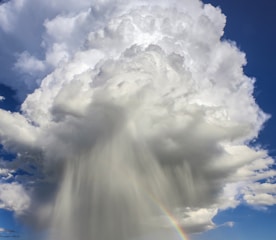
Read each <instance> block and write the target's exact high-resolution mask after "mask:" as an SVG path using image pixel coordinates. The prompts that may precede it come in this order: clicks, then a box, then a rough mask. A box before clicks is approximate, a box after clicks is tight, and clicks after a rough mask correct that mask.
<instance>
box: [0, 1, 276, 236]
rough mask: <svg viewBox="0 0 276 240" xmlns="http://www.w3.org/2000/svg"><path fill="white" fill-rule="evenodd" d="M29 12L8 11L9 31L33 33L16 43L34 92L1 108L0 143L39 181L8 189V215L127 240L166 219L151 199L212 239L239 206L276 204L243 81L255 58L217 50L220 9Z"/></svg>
mask: <svg viewBox="0 0 276 240" xmlns="http://www.w3.org/2000/svg"><path fill="white" fill-rule="evenodd" d="M21 3H22V4H21V5H20V6H14V3H6V4H4V6H3V5H1V6H0V9H1V11H3V12H4V15H2V16H3V17H1V18H0V22H3V23H5V24H4V25H3V32H9V34H11V35H13V36H17V35H18V32H17V30H19V29H21V28H22V29H24V27H26V26H27V25H28V24H29V25H30V26H33V28H30V29H33V31H35V32H34V34H33V35H28V34H24V35H23V34H22V35H20V37H19V38H18V39H17V41H18V42H20V43H24V42H27V43H28V44H26V45H25V49H21V50H20V51H18V50H16V51H15V52H17V53H18V52H19V55H17V56H19V57H18V59H17V60H16V61H15V62H13V65H14V66H15V68H13V69H14V70H15V71H18V72H20V73H24V74H25V77H26V74H27V75H28V79H24V81H27V82H25V85H27V86H28V89H32V90H34V88H36V86H37V89H35V90H34V91H33V92H32V93H31V94H29V95H28V96H27V98H26V99H25V101H24V102H23V104H22V106H21V110H22V112H20V113H10V112H8V111H4V110H0V139H1V143H2V144H3V145H4V147H5V148H6V149H8V150H11V151H14V152H16V153H17V159H16V160H15V161H14V163H12V164H11V165H10V166H9V168H8V169H9V170H6V169H4V168H3V169H1V170H0V174H2V175H3V177H7V174H8V173H9V172H10V171H16V170H17V169H18V168H21V169H24V170H26V171H27V172H31V173H32V174H30V175H26V176H18V177H17V178H16V180H17V181H19V180H20V182H22V185H19V184H18V183H11V184H9V183H1V186H2V187H3V188H5V189H6V191H5V192H4V191H2V192H0V199H1V204H2V205H1V207H4V208H7V209H12V210H14V211H19V212H21V211H23V210H24V209H26V208H28V207H30V209H31V211H32V212H33V214H31V215H29V216H27V218H28V221H30V222H32V221H34V222H39V224H42V222H43V224H45V225H47V224H48V225H49V224H50V223H52V224H53V225H54V226H56V227H58V228H60V229H63V230H64V231H61V233H60V234H61V235H58V236H56V238H58V239H69V240H70V239H79V238H80V236H85V238H87V239H88V238H91V236H92V237H94V238H95V239H105V240H108V239H109V238H112V239H115V240H117V239H120V240H121V239H122V236H127V235H128V234H130V235H132V234H136V233H133V232H132V231H130V230H134V231H138V232H139V231H140V229H139V227H141V226H144V223H145V222H147V219H151V218H152V217H156V216H160V215H162V212H161V211H160V207H159V208H158V204H156V203H152V201H149V198H150V197H149V195H153V196H154V199H155V198H156V199H158V200H159V201H161V202H162V204H165V205H166V206H167V208H168V211H171V212H174V213H175V214H176V215H177V217H178V219H179V221H180V222H181V224H182V225H183V226H184V227H185V229H186V230H187V231H188V232H200V231H205V230H210V229H213V228H215V227H216V226H215V224H214V223H213V222H212V218H213V217H214V216H215V215H216V214H217V213H218V211H219V210H224V209H227V208H230V207H236V206H238V205H239V204H241V202H246V203H248V204H250V205H262V206H270V205H273V204H275V191H273V187H274V185H275V184H274V182H273V181H272V180H271V179H273V178H275V175H276V174H275V170H273V169H272V168H271V166H272V165H273V163H274V160H273V159H272V158H270V157H269V156H268V153H267V152H266V151H265V150H263V149H262V148H260V147H259V148H254V147H252V146H249V145H248V144H247V143H248V142H250V141H251V140H253V139H255V138H256V137H257V136H258V133H259V131H260V129H261V128H262V125H263V123H264V122H265V121H266V120H267V119H268V116H267V115H266V114H264V113H263V112H262V111H261V109H260V108H259V107H258V105H257V104H256V103H255V100H254V97H253V89H254V79H250V78H248V77H247V76H245V75H244V73H243V66H244V65H245V64H246V58H245V54H244V53H242V52H240V51H239V49H238V48H237V47H236V46H235V44H234V43H232V42H228V41H221V40H220V39H221V37H222V35H223V28H224V25H225V21H226V18H225V16H224V15H223V14H222V13H221V11H220V9H218V8H214V7H212V6H211V5H203V4H201V3H200V2H199V1H194V0H186V1H185V2H184V3H182V2H178V1H173V2H171V3H170V4H168V3H167V2H166V1H151V3H148V2H146V1H137V2H135V3H134V1H133V2H132V1H130V2H129V3H127V4H126V3H125V1H114V2H111V1H94V2H93V3H94V4H93V6H91V3H90V1H85V0H82V1H79V2H75V1H67V2H65V1H58V2H56V1H47V4H46V3H44V2H42V3H39V6H38V2H37V1H34V0H25V1H22V2H21ZM40 4H41V5H40ZM30 6H32V8H34V9H36V8H37V11H35V13H34V14H35V19H36V21H34V19H31V18H30V17H28V16H29V15H28V13H29V11H31V9H32V8H30ZM172 6H175V7H172ZM44 7H45V8H44ZM42 9H43V10H42ZM4 18H5V19H10V20H13V22H14V24H13V26H9V25H8V23H7V21H6V20H5V19H4ZM5 21H6V22H5ZM33 24H36V25H33ZM19 32H20V31H19ZM1 34H4V33H1ZM4 36H5V38H8V37H7V35H5V34H4ZM33 46H35V47H33ZM37 52H40V53H39V54H37ZM46 75H47V76H46ZM42 76H45V77H44V78H43V77H42ZM14 84H15V85H17V87H18V86H19V85H18V84H19V82H18V83H17V82H16V83H14ZM22 91H23V92H24V91H25V90H24V89H22ZM241 109H242V111H241ZM3 179H4V178H2V181H3ZM260 180H262V181H263V182H265V183H262V184H261V183H258V181H260ZM58 186H60V189H59V188H58ZM24 187H26V188H27V187H31V188H32V189H33V190H32V192H28V193H27V192H26V191H25V190H24ZM72 192H74V193H76V194H73V195H72ZM20 194H22V196H24V197H22V198H21V200H18V201H17V200H16V197H17V196H18V195H20ZM28 194H29V195H28ZM42 196H43V197H42ZM82 196H83V197H82ZM153 202H154V201H153ZM91 204H92V205H93V207H91V206H92V205H91ZM152 205H157V206H155V207H153V206H152ZM95 209H97V210H95ZM179 209H180V210H179ZM94 211H96V212H94ZM97 211H98V212H97ZM30 219H32V221H31V220H30ZM33 219H35V220H33ZM64 219H66V221H64ZM76 219H77V221H76ZM117 219H120V221H117ZM115 223H116V224H115ZM86 224H91V225H93V226H95V229H94V228H93V227H92V228H90V227H84V226H86ZM114 224H115V225H114ZM226 224H228V223H226ZM102 225H105V229H106V231H105V232H103V231H101V227H102ZM113 225H114V226H115V228H114V229H113V227H112V226H113ZM145 225H147V224H145ZM228 225H229V226H232V223H229V224H228ZM133 226H135V227H133ZM137 226H139V227H137ZM83 228H85V229H83ZM115 229H116V230H115ZM125 229H127V230H125ZM124 231H126V232H124ZM58 234H59V233H58ZM63 234H65V235H63ZM67 234H68V236H67Z"/></svg>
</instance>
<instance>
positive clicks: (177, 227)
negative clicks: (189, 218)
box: [149, 194, 189, 240]
mask: <svg viewBox="0 0 276 240" xmlns="http://www.w3.org/2000/svg"><path fill="white" fill-rule="evenodd" d="M149 195H150V198H151V199H152V201H153V202H154V203H155V204H156V205H157V206H158V208H159V209H160V210H161V212H162V213H164V215H165V216H166V217H167V218H168V220H169V221H170V223H171V224H172V226H173V228H174V229H175V230H176V232H177V234H178V236H179V238H180V239H181V240H189V238H188V236H187V234H186V233H185V232H184V230H183V228H182V227H181V226H180V224H179V221H178V220H177V219H176V218H175V217H174V215H173V214H172V213H171V212H170V211H169V210H168V209H167V208H166V206H164V204H163V203H162V202H160V201H159V200H158V199H157V198H156V197H154V196H153V195H152V194H149Z"/></svg>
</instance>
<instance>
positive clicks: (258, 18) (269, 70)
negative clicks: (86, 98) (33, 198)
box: [0, 0, 276, 240]
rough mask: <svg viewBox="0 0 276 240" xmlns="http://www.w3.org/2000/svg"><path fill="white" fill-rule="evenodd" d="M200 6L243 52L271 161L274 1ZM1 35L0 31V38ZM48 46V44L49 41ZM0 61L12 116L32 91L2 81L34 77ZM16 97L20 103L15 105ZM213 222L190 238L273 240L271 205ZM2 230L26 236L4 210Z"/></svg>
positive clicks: (2, 104)
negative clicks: (220, 17) (221, 21)
mask: <svg viewBox="0 0 276 240" xmlns="http://www.w3.org/2000/svg"><path fill="white" fill-rule="evenodd" d="M203 2H204V3H211V4H212V5H214V6H219V7H220V8H221V10H222V12H223V13H224V14H225V15H226V18H227V22H226V27H225V29H224V36H223V38H224V39H229V40H232V41H235V42H236V44H237V47H238V48H239V49H240V50H241V51H243V52H245V53H246V58H247V65H246V66H245V67H244V72H245V74H246V75H247V76H249V77H254V78H256V83H255V89H254V97H255V99H256V102H257V104H258V105H259V106H260V108H261V109H262V110H263V111H264V112H265V113H268V114H270V115H271V118H270V119H269V120H268V121H267V122H266V123H265V125H264V129H263V130H262V131H260V133H259V137H258V139H257V141H256V142H255V143H254V144H255V145H256V144H258V145H261V146H262V147H263V148H264V149H266V150H267V151H268V153H269V155H270V156H271V157H273V158H275V157H276V134H275V133H276V108H275V102H276V95H275V94H274V89H275V87H276V82H275V79H276V72H275V65H276V58H275V55H276V47H275V42H276V28H275V26H274V23H275V22H276V15H275V11H276V2H275V1H273V0H265V1H250V0H232V1H231V0H204V1H203ZM23 17H24V15H23ZM26 18H27V17H26ZM1 31H2V30H1ZM39 31H40V30H39ZM39 31H38V32H39ZM2 33H3V31H2V32H1V34H2ZM50 37H51V36H50ZM50 37H49V39H50ZM41 38H42V37H41ZM26 39H27V38H26ZM7 40H9V37H6V39H5V40H2V41H1V42H2V47H1V53H3V54H6V52H7V50H6V49H5V47H3V46H5V42H4V41H7ZM10 40H11V42H12V41H15V43H14V45H16V46H14V48H13V47H12V44H10V43H9V44H7V45H9V47H10V48H8V49H12V50H13V51H15V52H16V51H19V52H20V51H22V49H24V46H27V45H29V44H25V45H24V43H22V46H23V47H22V46H20V45H18V46H17V44H18V42H20V41H17V40H14V39H13V38H10ZM27 40H28V39H27ZM49 41H51V39H50V40H49ZM3 42H4V43H3ZM37 46H39V45H38V44H36V43H35V44H34V46H31V47H30V46H28V47H27V48H28V50H29V51H30V52H31V53H32V54H34V55H35V56H36V57H37V56H40V57H41V56H43V54H46V53H40V52H39V51H38V50H37V49H39V47H38V48H37ZM32 48H33V49H32ZM14 49H15V50H14ZM3 56H4V55H3ZM7 56H9V57H11V56H13V57H14V56H15V55H12V54H9V53H8V54H7ZM13 57H11V58H13ZM0 60H1V61H0V62H1V65H2V69H1V72H4V74H3V76H4V77H3V76H2V80H1V82H0V96H3V97H4V98H5V100H4V101H0V108H1V109H4V110H9V111H12V112H17V111H19V109H20V104H21V103H22V101H23V99H22V98H24V97H22V96H24V94H26V93H27V92H31V91H32V90H33V89H34V87H33V85H32V84H30V85H31V87H30V86H27V87H26V86H25V85H24V87H23V88H22V89H24V91H22V92H24V94H23V95H22V93H18V92H16V91H15V90H12V89H11V88H10V87H9V86H13V87H14V88H17V91H19V92H20V84H18V83H15V84H13V83H11V84H10V85H9V84H7V82H6V81H7V79H9V81H12V79H13V78H16V77H18V78H22V80H23V81H25V80H26V78H28V77H30V78H33V75H30V76H29V75H28V74H25V73H23V74H22V73H21V72H20V71H19V73H18V72H16V71H15V73H12V72H13V71H14V69H13V70H10V69H8V68H10V66H11V64H12V61H13V60H11V59H7V62H4V61H3V57H2V58H1V59H0ZM39 66H40V65H39ZM0 68H1V67H0ZM41 68H42V67H41ZM43 69H44V68H43ZM45 69H46V70H45V71H46V72H47V71H49V72H50V71H51V67H49V66H46V67H45ZM49 69H50V70H49ZM43 71H44V70H43ZM43 71H42V73H38V74H37V77H38V78H39V77H41V76H43V74H45V72H43ZM34 72H35V71H34ZM4 78H5V79H4ZM2 83H5V84H6V85H9V86H6V85H4V84H2ZM26 89H27V90H26ZM16 94H17V95H16ZM18 95H19V97H18ZM18 98H19V99H21V100H18ZM239 111H243V109H240V110H239ZM0 130H1V129H0ZM0 153H1V157H3V158H5V159H6V160H10V159H12V158H13V157H14V155H12V154H10V153H7V152H5V151H4V150H3V148H2V149H1V150H0ZM274 169H276V165H274ZM17 174H18V173H17ZM23 175H24V174H23ZM0 200H1V199H0ZM213 222H214V223H215V224H216V227H215V228H214V229H212V230H210V231H207V232H203V233H200V234H192V235H191V240H228V239H234V240H257V239H258V240H259V239H260V238H261V239H265V240H274V239H276V232H275V226H276V225H275V223H276V206H275V205H274V206H250V205H249V204H246V203H245V202H243V203H242V204H240V205H239V206H238V207H236V208H234V209H232V208H230V209H228V210H224V211H220V212H219V213H218V214H217V215H216V216H215V217H214V218H213ZM227 222H234V225H233V226H232V227H229V226H226V225H224V224H225V223H227ZM1 228H5V229H6V230H12V231H11V232H8V231H6V232H4V233H1V231H0V239H3V240H7V239H21V238H22V239H23V237H21V238H20V237H19V234H20V233H22V236H23V235H26V232H28V230H26V229H27V228H26V227H24V225H23V224H21V223H20V222H19V221H18V220H17V219H16V218H15V217H14V212H13V211H8V210H5V209H0V229H1ZM23 233H25V234H23ZM4 236H6V237H4ZM24 239H25V238H24ZM38 240H39V239H38Z"/></svg>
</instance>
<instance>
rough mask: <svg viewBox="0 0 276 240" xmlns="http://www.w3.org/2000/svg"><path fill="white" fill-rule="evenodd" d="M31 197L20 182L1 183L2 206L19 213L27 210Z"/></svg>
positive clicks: (0, 196) (0, 198)
mask: <svg viewBox="0 0 276 240" xmlns="http://www.w3.org/2000/svg"><path fill="white" fill-rule="evenodd" d="M30 201H31V200H30V198H29V196H28V194H27V193H26V191H25V190H24V188H23V187H22V186H21V185H20V184H18V183H12V184H7V183H0V207H1V208H5V209H8V210H11V211H15V212H16V213H18V214H21V213H23V212H24V210H27V209H28V207H29V205H30Z"/></svg>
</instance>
